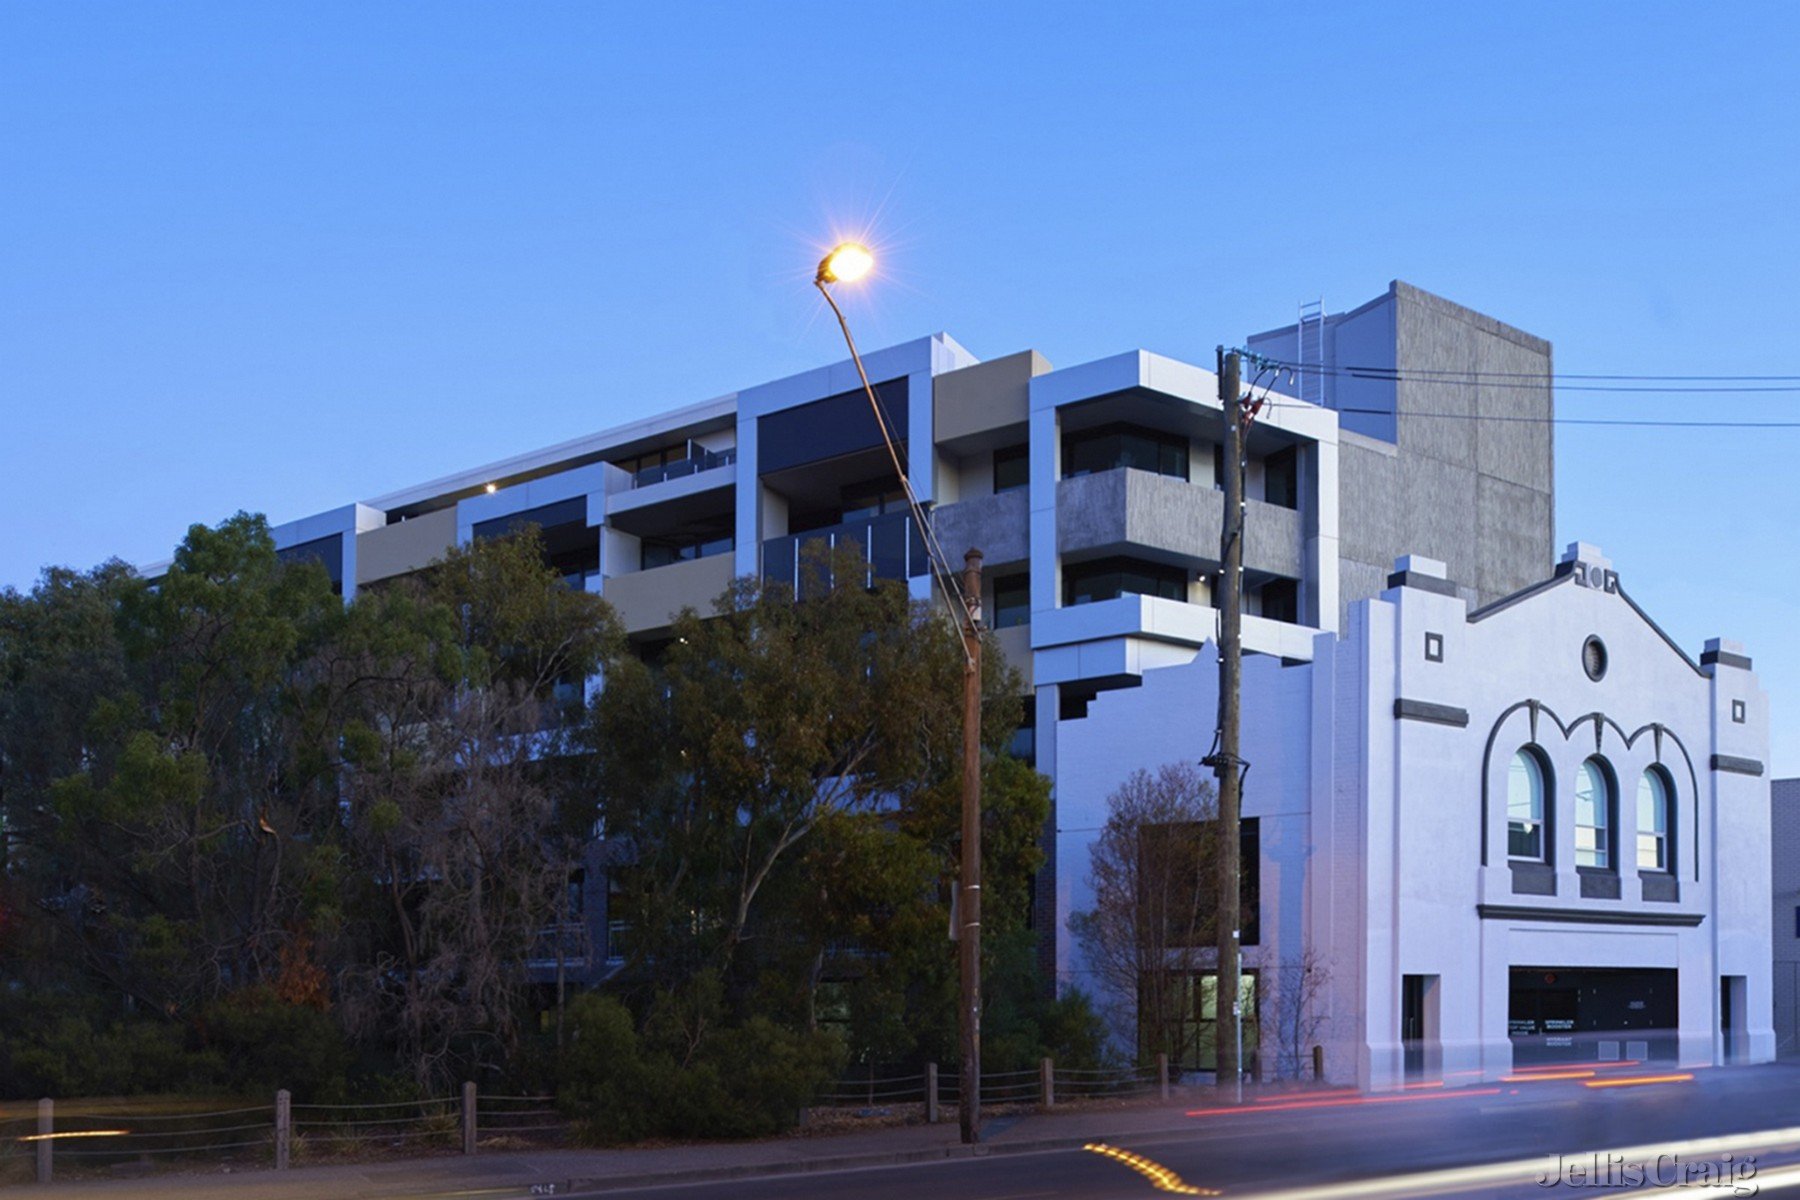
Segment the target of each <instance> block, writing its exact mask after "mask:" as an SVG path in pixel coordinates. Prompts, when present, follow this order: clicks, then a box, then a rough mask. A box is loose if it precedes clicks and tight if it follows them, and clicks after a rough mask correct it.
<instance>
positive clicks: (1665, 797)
mask: <svg viewBox="0 0 1800 1200" xmlns="http://www.w3.org/2000/svg"><path fill="white" fill-rule="evenodd" d="M1674 792H1675V789H1673V788H1671V787H1670V786H1669V780H1668V777H1667V776H1665V775H1664V774H1663V772H1662V768H1660V767H1651V768H1650V769H1649V770H1647V771H1645V772H1644V773H1643V775H1642V776H1641V777H1639V779H1638V786H1637V863H1638V870H1640V871H1673V870H1674V869H1675V862H1674V855H1673V854H1672V852H1671V843H1670V837H1669V834H1670V829H1671V826H1672V824H1673V818H1674V812H1675V805H1674V803H1673V801H1674Z"/></svg>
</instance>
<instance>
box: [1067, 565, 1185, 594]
mask: <svg viewBox="0 0 1800 1200" xmlns="http://www.w3.org/2000/svg"><path fill="white" fill-rule="evenodd" d="M1128 594H1129V595H1137V596H1161V597H1162V598H1163V599H1165V600H1183V601H1185V600H1186V599H1187V598H1188V573H1187V570H1186V569H1185V568H1183V567H1169V566H1164V565H1163V564H1161V563H1152V562H1144V561H1142V560H1140V559H1135V558H1102V559H1097V560H1095V561H1093V562H1085V563H1077V564H1075V565H1074V566H1069V567H1064V568H1063V603H1064V604H1065V605H1075V604H1093V603H1095V602H1096V601H1100V600H1116V599H1118V598H1119V597H1120V596H1123V595H1128Z"/></svg>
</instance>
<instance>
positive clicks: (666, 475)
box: [631, 446, 737, 488]
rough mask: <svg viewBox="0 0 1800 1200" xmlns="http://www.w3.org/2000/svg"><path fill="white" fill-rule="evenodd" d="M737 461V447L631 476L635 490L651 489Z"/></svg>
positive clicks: (686, 459) (703, 453) (705, 451)
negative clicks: (664, 482) (654, 484)
mask: <svg viewBox="0 0 1800 1200" xmlns="http://www.w3.org/2000/svg"><path fill="white" fill-rule="evenodd" d="M736 461H737V447H736V446H729V447H727V448H726V449H724V450H703V451H701V452H700V453H698V454H693V455H690V456H688V457H687V458H682V459H677V460H676V461H674V462H670V463H663V464H662V465H661V466H659V467H645V468H644V469H643V470H641V471H637V472H635V473H633V475H632V476H631V486H632V487H634V488H641V487H649V486H650V485H651V484H653V483H662V482H663V481H665V480H669V479H680V478H681V477H682V476H684V475H698V474H699V473H700V472H702V471H710V470H712V469H713V468H714V467H725V466H730V465H731V464H732V463H734V462H736Z"/></svg>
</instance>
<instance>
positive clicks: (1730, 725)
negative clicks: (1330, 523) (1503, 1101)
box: [1056, 543, 1774, 1088]
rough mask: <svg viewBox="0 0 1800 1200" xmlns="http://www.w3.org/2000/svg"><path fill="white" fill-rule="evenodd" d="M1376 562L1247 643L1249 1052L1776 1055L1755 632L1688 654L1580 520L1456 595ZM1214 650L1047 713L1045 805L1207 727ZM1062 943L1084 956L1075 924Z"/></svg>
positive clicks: (1395, 1060)
mask: <svg viewBox="0 0 1800 1200" xmlns="http://www.w3.org/2000/svg"><path fill="white" fill-rule="evenodd" d="M1396 568H1397V569H1396V571H1395V572H1394V574H1393V575H1392V576H1391V577H1390V579H1389V581H1388V582H1389V585H1390V586H1389V587H1388V589H1387V590H1386V591H1384V592H1383V593H1382V594H1381V595H1380V596H1379V597H1377V598H1373V599H1368V600H1364V601H1360V602H1358V603H1356V604H1353V605H1352V606H1351V608H1350V614H1349V620H1348V622H1347V625H1346V628H1345V631H1344V633H1343V634H1342V635H1341V636H1339V635H1334V634H1322V635H1320V636H1319V637H1318V638H1316V639H1315V641H1314V646H1313V652H1312V656H1311V661H1309V662H1288V663H1284V662H1283V661H1282V660H1280V659H1276V658H1271V657H1266V656H1254V657H1251V658H1249V659H1247V660H1246V662H1245V671H1244V700H1243V714H1244V720H1243V726H1244V739H1243V755H1244V757H1245V758H1246V759H1248V760H1249V762H1250V764H1251V765H1250V770H1249V774H1248V776H1247V778H1246V782H1245V790H1244V809H1243V811H1244V816H1245V818H1246V822H1247V824H1249V825H1250V826H1251V828H1253V829H1254V831H1255V833H1254V836H1253V837H1251V838H1250V839H1248V842H1247V844H1248V845H1252V846H1255V847H1257V848H1258V851H1259V853H1258V859H1259V861H1258V862H1257V863H1256V864H1255V868H1254V869H1255V870H1256V872H1257V874H1258V876H1259V878H1258V880H1257V885H1258V886H1257V888H1256V892H1257V893H1258V895H1259V901H1260V902H1259V904H1258V905H1257V909H1258V910H1259V911H1258V912H1257V918H1256V919H1255V920H1254V921H1253V920H1252V918H1250V917H1248V916H1247V917H1246V921H1245V926H1246V940H1247V941H1253V942H1254V943H1255V944H1252V945H1248V946H1247V947H1246V949H1245V954H1244V962H1245V970H1246V972H1247V973H1248V974H1251V975H1252V976H1255V977H1256V978H1257V983H1253V984H1252V985H1251V986H1252V988H1253V989H1254V990H1257V991H1259V992H1260V994H1261V996H1262V1006H1263V1009H1264V1017H1265V1019H1264V1021H1263V1028H1262V1030H1261V1054H1260V1055H1259V1063H1260V1068H1261V1070H1263V1071H1264V1072H1274V1071H1277V1070H1280V1069H1282V1065H1283V1062H1282V1060H1283V1059H1284V1058H1285V1059H1286V1060H1287V1065H1288V1066H1289V1068H1290V1069H1291V1067H1292V1066H1293V1065H1295V1064H1302V1063H1305V1062H1307V1061H1308V1060H1309V1059H1310V1051H1311V1046H1312V1045H1315V1044H1316V1045H1320V1046H1322V1047H1324V1053H1325V1060H1326V1061H1325V1068H1326V1074H1327V1077H1328V1078H1330V1079H1332V1080H1333V1081H1342V1082H1351V1081H1354V1082H1356V1083H1358V1084H1359V1085H1361V1086H1363V1087H1369V1088H1383V1087H1393V1086H1397V1085H1399V1084H1401V1083H1402V1082H1404V1081H1406V1080H1408V1079H1437V1078H1442V1079H1445V1080H1447V1081H1449V1082H1452V1083H1454V1082H1459V1081H1461V1082H1472V1081H1474V1080H1476V1079H1481V1078H1488V1079H1491V1078H1496V1077H1498V1076H1500V1075H1503V1074H1505V1073H1507V1072H1508V1071H1509V1070H1510V1069H1511V1068H1512V1067H1513V1066H1514V1065H1515V1064H1516V1063H1521V1062H1528V1061H1555V1060H1578V1061H1597V1060H1616V1059H1626V1060H1640V1061H1645V1060H1648V1061H1658V1060H1662V1061H1667V1062H1671V1063H1679V1064H1681V1065H1683V1066H1696V1065H1708V1064H1713V1063H1723V1062H1740V1061H1741V1062H1756V1061H1764V1060H1767V1059H1769V1058H1771V1057H1773V1054H1774V1034H1773V1032H1772V1029H1771V1017H1770V969H1769V936H1770V931H1769V926H1768V923H1767V915H1766V914H1768V912H1769V911H1770V874H1769V849H1768V834H1767V830H1768V827H1769V824H1768V823H1769V789H1768V783H1767V781H1766V780H1765V779H1763V778H1762V777H1761V776H1762V766H1761V764H1762V761H1763V759H1764V757H1765V756H1766V746H1767V738H1768V733H1767V727H1766V715H1765V714H1766V711H1767V708H1766V702H1765V697H1764V694H1763V692H1762V691H1761V689H1760V687H1759V686H1758V684H1757V681H1756V677H1755V676H1754V675H1753V674H1752V673H1751V669H1750V666H1751V664H1750V660H1749V659H1747V658H1745V657H1744V656H1743V655H1742V653H1741V650H1740V648H1738V647H1736V646H1734V645H1732V644H1731V643H1721V642H1716V641H1715V642H1709V643H1708V644H1707V647H1706V650H1705V652H1704V653H1703V654H1702V655H1701V656H1700V660H1699V661H1698V662H1696V661H1694V660H1693V659H1692V658H1690V657H1689V656H1688V655H1687V654H1685V653H1684V652H1683V651H1682V650H1681V648H1680V647H1679V646H1677V645H1675V644H1674V643H1673V642H1671V641H1670V640H1669V638H1668V637H1667V635H1665V634H1664V633H1663V632H1662V631H1661V630H1660V629H1658V628H1657V626H1656V625H1655V624H1654V623H1653V622H1652V621H1651V620H1650V618H1649V617H1648V616H1647V615H1645V613H1644V612H1643V611H1642V610H1641V609H1639V608H1638V607H1637V605H1636V604H1634V603H1633V602H1632V601H1631V599H1630V597H1629V596H1628V595H1627V594H1626V592H1625V591H1624V590H1623V589H1622V588H1621V586H1620V582H1619V575H1618V574H1617V573H1616V572H1615V571H1614V570H1613V568H1612V564H1611V563H1610V562H1608V561H1607V560H1606V559H1605V558H1604V557H1602V556H1601V554H1600V553H1599V551H1598V550H1596V549H1595V548H1593V547H1591V546H1587V545H1583V544H1579V543H1578V544H1576V545H1573V546H1571V547H1569V550H1568V553H1567V554H1566V555H1565V556H1564V558H1563V560H1562V562H1561V563H1560V564H1559V565H1558V567H1557V568H1556V571H1555V573H1554V574H1553V575H1552V576H1551V577H1550V578H1548V579H1546V580H1545V581H1544V582H1542V583H1540V584H1538V585H1536V586H1533V587H1530V588H1527V589H1525V590H1523V591H1520V592H1518V593H1516V594H1514V595H1512V596H1509V597H1506V598H1504V599H1501V600H1499V601H1497V602H1495V603H1492V604H1489V605H1486V606H1485V607H1482V608H1477V609H1471V608H1470V606H1469V605H1468V603H1467V602H1466V601H1464V600H1463V599H1462V598H1460V597H1459V596H1457V595H1455V594H1454V589H1453V588H1452V587H1451V586H1450V585H1449V584H1448V583H1447V582H1446V580H1445V578H1444V567H1443V564H1442V563H1438V562H1434V561H1431V560H1426V559H1421V558H1417V557H1413V558H1409V559H1403V560H1401V561H1400V562H1399V563H1398V564H1396ZM1216 672H1217V665H1216V658H1215V656H1214V654H1213V653H1212V652H1211V648H1210V647H1209V648H1208V650H1207V651H1206V652H1203V653H1202V654H1201V655H1200V656H1199V657H1197V658H1196V659H1195V660H1194V661H1193V662H1192V663H1189V664H1186V665H1182V666H1173V667H1164V668H1160V669H1157V670H1153V671H1147V672H1145V673H1144V675H1143V680H1142V684H1141V686H1138V687H1135V688H1131V689H1126V690H1119V691H1113V692H1108V693H1104V694H1102V695H1101V696H1099V697H1098V698H1097V699H1095V700H1094V701H1093V702H1092V703H1091V704H1090V705H1089V710H1088V715H1087V717H1086V718H1085V719H1084V720H1082V721H1079V722H1072V723H1068V724H1066V725H1064V726H1063V727H1062V728H1061V729H1060V730H1059V734H1058V743H1057V750H1056V780H1057V794H1058V801H1059V802H1058V820H1059V823H1060V824H1061V825H1062V826H1063V827H1064V828H1065V829H1070V828H1082V827H1088V828H1091V827H1094V826H1098V825H1100V824H1102V823H1103V822H1104V820H1105V797H1106V796H1107V794H1108V793H1109V792H1111V791H1112V790H1113V789H1114V788H1115V787H1117V786H1118V784H1119V783H1120V782H1121V781H1123V779H1124V778H1125V777H1126V776H1127V775H1129V774H1130V773H1131V772H1132V771H1133V770H1135V769H1138V768H1140V767H1141V768H1145V769H1151V770H1154V768H1155V767H1157V766H1158V765H1160V764H1163V763H1166V762H1169V761H1171V760H1172V759H1179V758H1185V759H1188V760H1189V761H1192V760H1195V759H1198V758H1199V757H1200V756H1201V755H1202V754H1204V753H1206V751H1207V748H1208V746H1209V744H1210V741H1211V738H1212V731H1213V728H1214V725H1215V723H1216V717H1215V713H1216V696H1217V673H1216ZM1087 843H1088V839H1087V838H1081V839H1076V838H1073V837H1065V838H1064V840H1063V841H1062V842H1061V844H1060V847H1059V852H1060V855H1061V862H1060V863H1059V864H1058V877H1059V879H1060V880H1061V886H1062V888H1063V889H1064V895H1063V896H1062V897H1060V898H1059V903H1058V908H1059V910H1062V911H1080V910H1082V909H1083V908H1085V907H1088V906H1090V905H1091V902H1092V901H1091V897H1090V895H1089V894H1088V892H1087V889H1086V885H1085V878H1086V875H1085V869H1086V855H1087V849H1088V845H1087ZM1059 967H1060V969H1061V974H1062V978H1063V979H1064V980H1065V981H1067V982H1069V983H1073V984H1082V983H1084V982H1085V981H1087V980H1088V979H1089V978H1090V976H1089V972H1088V971H1087V969H1086V965H1085V964H1084V962H1083V961H1082V958H1081V955H1080V951H1079V948H1078V947H1077V946H1075V945H1072V944H1068V943H1065V946H1064V951H1063V953H1062V955H1061V956H1060V958H1059ZM1202 973H1203V974H1205V973H1204V972H1202ZM1206 982H1207V983H1210V980H1206ZM1258 983H1259V984H1260V985H1261V986H1260V987H1258ZM1210 990H1211V989H1210V986H1208V987H1206V988H1205V989H1204V992H1206V993H1209V992H1210ZM1201 1003H1202V1004H1204V1003H1205V1000H1204V997H1203V999H1202V1001H1201ZM1298 1008H1304V1009H1305V1011H1304V1012H1299V1011H1296V1009H1298ZM1284 1009H1285V1010H1286V1015H1285V1016H1284V1015H1282V1013H1283V1010H1284ZM1210 1016H1211V1013H1210V1012H1207V1011H1202V1012H1199V1013H1197V1017H1201V1018H1207V1017H1210ZM1202 1023H1203V1024H1204V1023H1205V1022H1204V1021H1203V1022H1202ZM1295 1043H1298V1044H1295ZM1206 1057H1207V1059H1208V1060H1210V1054H1208V1055H1207V1056H1206ZM1190 1065H1208V1066H1209V1065H1210V1061H1207V1062H1205V1063H1196V1064H1190Z"/></svg>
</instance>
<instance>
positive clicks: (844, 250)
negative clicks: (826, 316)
mask: <svg viewBox="0 0 1800 1200" xmlns="http://www.w3.org/2000/svg"><path fill="white" fill-rule="evenodd" d="M874 267H875V256H874V255H873V254H870V253H869V248H868V247H867V246H864V245H862V244H860V243H858V242H843V243H841V244H839V245H838V246H837V247H836V248H834V249H833V250H832V252H831V253H830V254H827V255H826V256H825V257H824V258H822V259H820V260H819V273H818V275H817V276H815V277H814V279H813V282H814V283H818V284H826V283H855V282H856V281H857V280H859V279H861V278H862V277H863V276H864V275H867V274H868V273H869V272H870V271H871V270H873V269H874ZM821 290H823V289H821ZM825 298H826V299H827V300H829V299H831V295H830V293H829V292H827V293H826V296H825ZM832 307H833V308H834V309H835V308H836V307H837V306H836V305H835V304H834V305H832Z"/></svg>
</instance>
